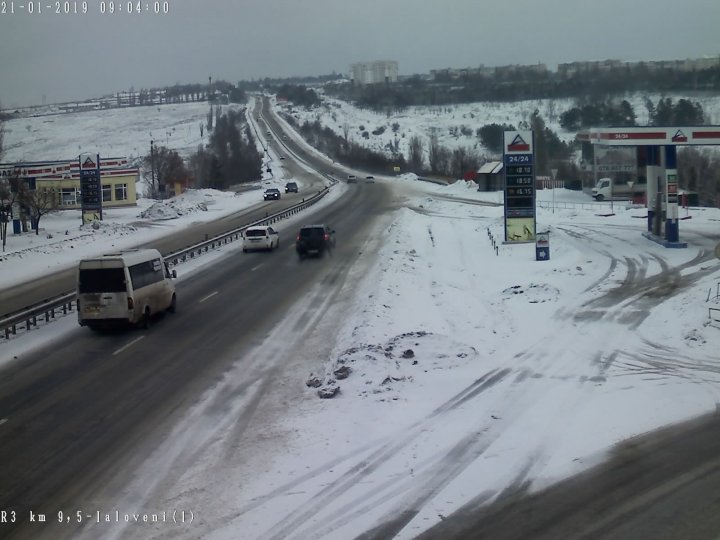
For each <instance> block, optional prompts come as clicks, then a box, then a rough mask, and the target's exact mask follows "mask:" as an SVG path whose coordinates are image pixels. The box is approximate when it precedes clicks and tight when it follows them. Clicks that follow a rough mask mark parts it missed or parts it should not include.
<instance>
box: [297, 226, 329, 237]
mask: <svg viewBox="0 0 720 540" xmlns="http://www.w3.org/2000/svg"><path fill="white" fill-rule="evenodd" d="M324 234H325V230H324V229H323V228H322V227H307V228H304V229H300V236H302V237H303V238H310V237H311V236H323V235H324Z"/></svg>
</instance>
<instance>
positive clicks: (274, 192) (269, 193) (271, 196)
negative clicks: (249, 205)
mask: <svg viewBox="0 0 720 540" xmlns="http://www.w3.org/2000/svg"><path fill="white" fill-rule="evenodd" d="M263 199H264V200H266V201H272V200H276V201H279V200H280V190H279V189H277V188H269V189H266V190H265V193H263Z"/></svg>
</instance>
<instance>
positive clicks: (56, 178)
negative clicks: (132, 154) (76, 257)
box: [0, 158, 140, 210]
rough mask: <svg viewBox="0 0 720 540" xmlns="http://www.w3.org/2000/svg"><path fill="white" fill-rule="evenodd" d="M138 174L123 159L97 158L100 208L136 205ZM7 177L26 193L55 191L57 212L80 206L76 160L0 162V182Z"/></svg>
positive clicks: (136, 169)
mask: <svg viewBox="0 0 720 540" xmlns="http://www.w3.org/2000/svg"><path fill="white" fill-rule="evenodd" d="M139 174H140V171H139V169H138V168H137V167H131V166H130V165H129V164H128V160H127V158H103V159H100V183H101V185H102V206H103V208H109V207H122V206H136V205H137V192H136V189H135V184H136V183H137V181H138V178H139ZM9 178H19V179H20V180H21V181H23V182H24V183H26V184H27V186H28V188H29V189H30V190H37V189H49V190H55V192H56V193H57V197H58V198H57V202H58V207H59V208H60V209H63V210H70V209H76V208H77V209H79V208H80V207H81V196H80V195H81V193H80V163H79V161H78V160H77V159H75V160H67V161H23V162H18V163H0V179H4V180H7V179H9Z"/></svg>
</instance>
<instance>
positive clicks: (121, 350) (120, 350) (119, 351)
mask: <svg viewBox="0 0 720 540" xmlns="http://www.w3.org/2000/svg"><path fill="white" fill-rule="evenodd" d="M144 337H145V336H140V337H138V338H135V339H133V340H132V341H131V342H130V343H128V344H127V345H123V346H122V347H120V348H119V349H118V350H117V351H115V352H114V353H112V355H113V356H115V355H117V354H120V353H121V352H123V351H124V350H125V349H127V348H128V347H131V346H132V345H135V344H136V343H137V342H138V341H140V340H141V339H142V338H144Z"/></svg>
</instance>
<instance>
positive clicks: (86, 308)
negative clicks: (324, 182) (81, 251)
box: [77, 249, 177, 328]
mask: <svg viewBox="0 0 720 540" xmlns="http://www.w3.org/2000/svg"><path fill="white" fill-rule="evenodd" d="M77 277H78V279H77V283H78V286H77V311H78V322H79V323H80V326H88V327H90V328H101V327H109V326H118V325H125V324H142V325H143V326H144V327H145V328H147V327H148V326H149V325H150V317H151V316H152V315H154V314H155V313H158V312H160V311H164V310H166V311H169V312H171V313H174V312H175V308H176V306H177V299H176V296H175V284H174V283H173V282H172V279H173V278H176V277H177V273H176V272H175V270H173V271H172V272H170V269H169V267H168V265H167V263H166V262H165V260H164V259H163V258H162V255H160V252H159V251H158V250H157V249H135V250H129V251H123V252H121V253H111V254H108V255H103V256H101V257H97V258H94V259H84V260H82V261H80V264H79V266H78V274H77Z"/></svg>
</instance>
